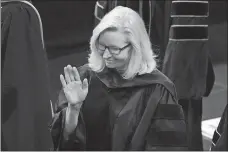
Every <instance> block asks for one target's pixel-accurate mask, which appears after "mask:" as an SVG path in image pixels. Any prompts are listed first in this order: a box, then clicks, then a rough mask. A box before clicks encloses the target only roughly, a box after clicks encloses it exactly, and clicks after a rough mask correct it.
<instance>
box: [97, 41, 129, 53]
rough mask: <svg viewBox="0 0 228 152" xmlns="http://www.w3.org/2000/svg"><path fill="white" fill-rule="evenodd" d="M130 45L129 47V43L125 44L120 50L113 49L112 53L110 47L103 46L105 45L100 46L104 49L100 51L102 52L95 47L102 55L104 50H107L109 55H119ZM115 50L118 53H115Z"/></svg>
mask: <svg viewBox="0 0 228 152" xmlns="http://www.w3.org/2000/svg"><path fill="white" fill-rule="evenodd" d="M130 45H131V43H129V44H127V45H126V46H124V47H122V48H115V49H116V50H115V51H112V47H109V46H105V45H102V47H104V49H102V50H101V49H100V48H99V47H98V45H97V49H98V51H99V52H100V53H102V54H104V52H105V50H106V49H108V51H109V53H111V54H112V55H119V54H120V53H121V52H122V51H123V50H124V49H126V48H127V47H129V46H130ZM117 50H118V52H117Z"/></svg>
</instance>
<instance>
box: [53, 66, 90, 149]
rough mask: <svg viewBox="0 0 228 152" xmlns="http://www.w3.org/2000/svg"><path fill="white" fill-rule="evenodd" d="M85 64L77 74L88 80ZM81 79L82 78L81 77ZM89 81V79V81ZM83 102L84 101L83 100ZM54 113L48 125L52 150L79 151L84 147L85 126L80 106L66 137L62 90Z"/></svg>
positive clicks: (64, 100) (64, 99)
mask: <svg viewBox="0 0 228 152" xmlns="http://www.w3.org/2000/svg"><path fill="white" fill-rule="evenodd" d="M87 68H88V67H86V66H82V67H80V68H79V74H80V76H81V78H85V77H86V78H87V79H88V80H90V79H89V77H90V75H89V73H88V72H87ZM82 80H83V79H82ZM89 83H90V81H89ZM84 102H85V101H84ZM55 107H56V108H55V109H56V111H55V115H54V117H53V118H52V122H51V123H50V125H49V129H50V132H51V135H52V140H53V144H54V150H61V151H62V150H64V151H72V150H74V151H81V150H83V151H84V150H85V149H86V128H85V122H84V119H83V113H82V108H83V105H82V108H81V110H80V114H79V117H78V124H77V126H76V128H75V130H74V131H73V132H72V133H71V134H69V136H68V137H65V136H63V131H64V127H65V118H66V109H67V100H66V97H65V95H64V92H63V90H61V91H60V93H59V97H58V101H57V102H56V105H55Z"/></svg>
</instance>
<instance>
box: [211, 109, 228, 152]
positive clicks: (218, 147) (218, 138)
mask: <svg viewBox="0 0 228 152" xmlns="http://www.w3.org/2000/svg"><path fill="white" fill-rule="evenodd" d="M227 114H228V107H227V105H226V108H225V109H224V112H223V114H222V117H221V120H220V122H219V125H218V127H217V129H216V130H215V132H214V135H213V138H212V145H211V151H228V146H227V142H228V141H227V136H228V134H227V125H228V122H227Z"/></svg>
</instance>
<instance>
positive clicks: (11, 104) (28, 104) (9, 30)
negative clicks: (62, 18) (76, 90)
mask: <svg viewBox="0 0 228 152" xmlns="http://www.w3.org/2000/svg"><path fill="white" fill-rule="evenodd" d="M1 5H2V8H1V13H2V14H1V17H2V18H1V25H2V27H1V32H2V33H1V38H2V40H1V42H2V44H1V55H2V61H1V64H2V67H1V72H2V77H1V89H2V92H1V93H2V98H1V118H2V119H1V125H2V127H1V132H2V147H1V150H9V151H16V150H20V151H26V150H31V151H38V150H49V148H51V147H52V141H51V136H50V134H49V131H48V128H47V126H48V123H49V122H50V120H51V108H50V94H49V77H48V69H47V64H48V62H47V58H46V52H45V50H44V45H43V42H42V30H41V26H42V25H40V22H39V18H38V16H37V13H36V12H35V9H33V8H32V7H31V6H30V5H28V4H27V3H25V2H19V1H16V2H15V1H14V2H3V1H2V2H1Z"/></svg>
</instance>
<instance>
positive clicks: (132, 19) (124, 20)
mask: <svg viewBox="0 0 228 152" xmlns="http://www.w3.org/2000/svg"><path fill="white" fill-rule="evenodd" d="M109 29H116V30H120V31H123V32H124V33H125V34H126V36H127V38H128V41H129V42H130V44H131V45H132V50H130V51H132V52H131V53H130V54H131V57H130V61H129V64H128V68H127V69H126V71H125V72H124V73H123V75H122V77H123V78H124V79H131V78H133V77H134V76H135V75H137V74H139V75H142V74H145V73H151V72H152V71H153V70H154V69H155V68H156V66H157V64H156V60H155V57H156V56H155V54H154V52H153V50H152V48H151V42H150V38H149V36H148V34H147V31H146V28H145V24H144V22H143V20H142V18H141V17H140V16H139V14H138V13H136V12H135V11H133V10H132V9H130V8H127V7H123V6H117V7H115V8H114V9H113V10H112V11H110V12H109V13H107V14H106V15H105V16H104V17H103V18H102V20H101V21H100V23H99V24H98V25H97V26H96V27H95V29H94V30H93V35H92V37H91V39H90V50H91V53H90V55H89V58H88V64H89V67H90V68H91V69H92V70H93V71H95V72H101V71H102V70H103V69H104V68H105V62H104V59H103V57H102V56H101V55H100V54H99V53H98V51H97V47H96V46H97V43H98V38H99V36H100V34H101V33H102V32H104V31H106V30H109Z"/></svg>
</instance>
